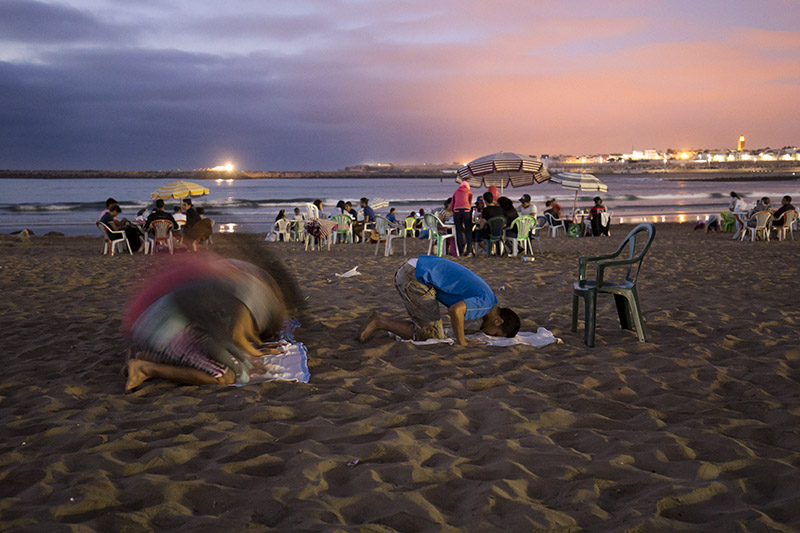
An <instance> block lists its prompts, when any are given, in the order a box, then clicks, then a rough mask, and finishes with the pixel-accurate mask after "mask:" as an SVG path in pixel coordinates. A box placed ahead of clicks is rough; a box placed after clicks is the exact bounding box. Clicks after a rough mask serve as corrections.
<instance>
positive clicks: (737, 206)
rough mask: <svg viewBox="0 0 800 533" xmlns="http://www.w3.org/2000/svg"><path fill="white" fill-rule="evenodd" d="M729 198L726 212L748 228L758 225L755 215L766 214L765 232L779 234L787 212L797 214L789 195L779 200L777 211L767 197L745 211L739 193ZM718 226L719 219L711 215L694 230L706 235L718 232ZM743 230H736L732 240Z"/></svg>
mask: <svg viewBox="0 0 800 533" xmlns="http://www.w3.org/2000/svg"><path fill="white" fill-rule="evenodd" d="M730 198H731V200H730V203H729V204H728V211H729V212H730V213H731V214H732V215H735V216H737V217H739V221H740V222H741V221H742V220H743V219H746V224H747V227H749V228H755V227H756V224H757V223H758V217H756V215H757V214H759V213H768V214H769V216H768V217H767V222H766V227H767V231H769V232H773V231H775V232H780V231H781V229H782V228H783V226H784V225H785V224H787V215H786V214H787V213H788V212H789V211H794V212H797V209H796V208H795V207H794V206H793V205H792V197H791V196H789V195H786V196H784V197H783V198H781V205H780V207H779V208H778V209H774V208H773V206H772V201H771V200H770V199H769V197H768V196H764V197H762V198H761V199H760V200H758V201H756V203H755V204H754V205H753V207H752V208H750V209H747V202H745V201H744V199H743V198H742V197H741V195H740V194H739V193H737V192H735V191H731V194H730ZM729 216H730V215H729ZM720 225H721V220H720V217H718V216H717V215H711V216H710V217H709V218H708V220H706V221H700V222H699V223H698V224H697V225H696V226H695V230H699V229H703V230H704V231H705V232H706V233H707V232H712V231H719V230H720V229H721V227H720ZM743 229H744V228H742V227H739V228H738V230H739V231H737V232H736V235H734V239H736V238H738V237H739V236H740V235H741V233H740V232H741V231H743Z"/></svg>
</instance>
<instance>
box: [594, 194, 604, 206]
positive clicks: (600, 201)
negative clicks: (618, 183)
mask: <svg viewBox="0 0 800 533" xmlns="http://www.w3.org/2000/svg"><path fill="white" fill-rule="evenodd" d="M592 201H593V202H594V205H603V199H602V198H600V197H599V196H595V197H594V198H593V199H592Z"/></svg>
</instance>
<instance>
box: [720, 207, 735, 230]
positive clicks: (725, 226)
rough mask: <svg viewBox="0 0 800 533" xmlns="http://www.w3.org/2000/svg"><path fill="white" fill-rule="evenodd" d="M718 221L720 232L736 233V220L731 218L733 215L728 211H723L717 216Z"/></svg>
mask: <svg viewBox="0 0 800 533" xmlns="http://www.w3.org/2000/svg"><path fill="white" fill-rule="evenodd" d="M719 219H720V220H721V221H722V228H721V229H722V231H725V232H728V233H734V232H736V219H735V218H733V215H732V214H731V213H730V211H723V212H722V213H720V214H719Z"/></svg>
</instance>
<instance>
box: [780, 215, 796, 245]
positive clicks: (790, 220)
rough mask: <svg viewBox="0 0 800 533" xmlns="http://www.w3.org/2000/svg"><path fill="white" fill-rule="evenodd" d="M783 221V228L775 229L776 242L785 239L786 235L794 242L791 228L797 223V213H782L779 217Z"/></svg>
mask: <svg viewBox="0 0 800 533" xmlns="http://www.w3.org/2000/svg"><path fill="white" fill-rule="evenodd" d="M779 218H782V219H783V226H780V227H776V228H775V229H777V230H778V240H779V241H782V240H784V239H785V238H786V234H787V233H788V234H789V235H791V236H792V240H794V230H793V228H792V226H794V225H795V224H796V223H797V218H798V217H797V211H794V210H792V211H784V212H783V214H782V215H781V216H780V217H779Z"/></svg>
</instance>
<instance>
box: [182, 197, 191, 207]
mask: <svg viewBox="0 0 800 533" xmlns="http://www.w3.org/2000/svg"><path fill="white" fill-rule="evenodd" d="M183 205H185V206H186V208H187V209H188V208H190V207H192V199H191V198H184V199H183Z"/></svg>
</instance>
